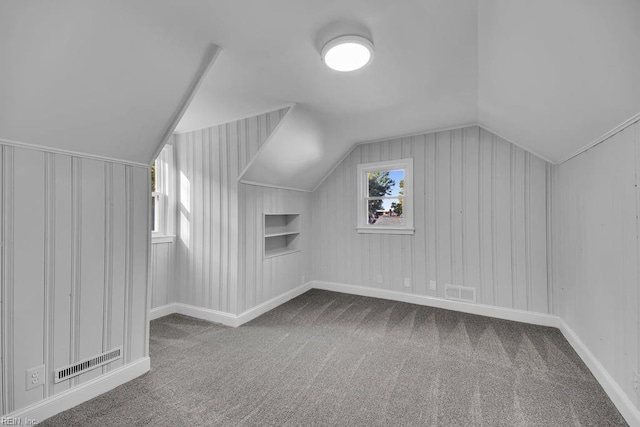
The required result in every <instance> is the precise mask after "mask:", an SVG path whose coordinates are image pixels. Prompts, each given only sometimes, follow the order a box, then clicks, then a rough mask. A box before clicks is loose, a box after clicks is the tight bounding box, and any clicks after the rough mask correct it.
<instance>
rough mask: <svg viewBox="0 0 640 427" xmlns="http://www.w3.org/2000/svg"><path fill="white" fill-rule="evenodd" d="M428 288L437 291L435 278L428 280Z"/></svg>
mask: <svg viewBox="0 0 640 427" xmlns="http://www.w3.org/2000/svg"><path fill="white" fill-rule="evenodd" d="M429 290H430V291H437V290H438V286H437V283H436V281H435V280H429Z"/></svg>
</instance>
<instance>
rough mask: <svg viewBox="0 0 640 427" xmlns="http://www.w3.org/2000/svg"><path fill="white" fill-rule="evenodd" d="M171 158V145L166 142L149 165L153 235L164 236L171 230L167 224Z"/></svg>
mask: <svg viewBox="0 0 640 427" xmlns="http://www.w3.org/2000/svg"><path fill="white" fill-rule="evenodd" d="M172 159H173V146H172V145H170V144H167V145H166V146H165V147H164V148H163V150H162V151H161V152H160V155H159V156H158V158H157V159H156V160H155V162H153V164H152V165H151V230H152V232H153V235H154V236H165V235H168V234H170V232H171V231H172V230H171V228H172V227H170V226H169V224H168V222H169V216H170V215H169V195H170V194H169V192H170V191H171V188H172V186H171V185H170V183H171V179H170V174H171V172H170V165H171V164H172Z"/></svg>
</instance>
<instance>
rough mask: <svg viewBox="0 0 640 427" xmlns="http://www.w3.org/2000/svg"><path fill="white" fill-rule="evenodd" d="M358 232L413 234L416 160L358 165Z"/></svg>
mask: <svg viewBox="0 0 640 427" xmlns="http://www.w3.org/2000/svg"><path fill="white" fill-rule="evenodd" d="M358 232H359V233H386V234H413V232H414V228H413V159H402V160H389V161H384V162H376V163H364V164H360V165H358Z"/></svg>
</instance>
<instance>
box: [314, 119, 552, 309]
mask: <svg viewBox="0 0 640 427" xmlns="http://www.w3.org/2000/svg"><path fill="white" fill-rule="evenodd" d="M409 157H411V158H413V161H414V218H415V229H416V231H415V234H414V235H413V236H407V235H376V234H358V233H357V232H356V225H355V214H354V212H355V208H356V176H355V171H356V167H357V165H358V164H359V163H368V162H375V161H381V160H390V159H398V158H409ZM546 169H547V163H546V162H545V161H544V160H542V159H540V158H538V157H536V156H534V155H532V154H530V153H528V152H525V151H524V150H522V149H520V148H518V147H516V146H514V145H512V144H510V143H508V142H506V141H504V140H503V139H501V138H499V137H497V136H495V135H493V134H491V133H489V132H487V131H485V130H483V129H481V128H478V127H469V128H464V129H456V130H452V131H446V132H438V133H432V134H425V135H418V136H413V137H409V138H399V139H394V140H389V141H382V142H375V143H370V144H362V145H359V146H357V147H355V148H354V149H353V151H352V152H351V153H350V154H349V155H348V156H347V157H346V158H345V160H344V161H343V162H342V163H341V164H340V165H339V166H338V167H337V168H336V169H335V170H334V171H333V173H332V174H331V175H330V176H329V177H328V178H327V179H326V180H325V182H324V183H323V184H322V185H321V186H320V188H319V189H318V190H317V191H316V194H314V197H313V202H312V212H313V228H312V229H313V233H314V234H313V241H314V248H313V259H314V263H313V279H315V280H321V281H328V282H337V283H345V284H351V285H358V286H368V287H382V288H384V289H388V290H394V291H400V292H409V293H415V294H420V295H430V296H437V297H444V287H445V284H455V285H463V286H469V287H473V288H475V289H476V297H477V302H478V303H481V304H487V305H495V306H500V307H507V308H516V309H520V310H529V311H534V312H541V313H547V312H548V294H547V291H548V290H547V255H546V252H547V242H546V235H547V230H546V227H547V212H546V209H547V201H546V191H547V173H546ZM378 274H381V275H382V276H383V283H382V284H378V283H376V276H377V275H378ZM403 277H409V278H411V279H412V281H411V282H412V287H411V288H406V287H403V284H402V283H403ZM430 280H435V281H436V282H437V290H436V291H435V292H434V291H430V290H429V281H430Z"/></svg>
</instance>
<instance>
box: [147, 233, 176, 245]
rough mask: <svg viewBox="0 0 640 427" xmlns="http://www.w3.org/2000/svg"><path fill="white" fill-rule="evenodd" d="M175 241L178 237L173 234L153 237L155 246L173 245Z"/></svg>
mask: <svg viewBox="0 0 640 427" xmlns="http://www.w3.org/2000/svg"><path fill="white" fill-rule="evenodd" d="M175 240H176V236H175V235H172V234H158V235H151V243H152V244H154V245H155V244H158V243H173V242H174V241H175Z"/></svg>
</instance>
